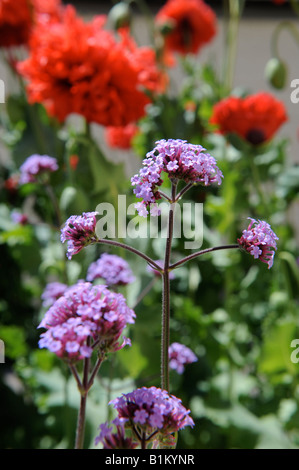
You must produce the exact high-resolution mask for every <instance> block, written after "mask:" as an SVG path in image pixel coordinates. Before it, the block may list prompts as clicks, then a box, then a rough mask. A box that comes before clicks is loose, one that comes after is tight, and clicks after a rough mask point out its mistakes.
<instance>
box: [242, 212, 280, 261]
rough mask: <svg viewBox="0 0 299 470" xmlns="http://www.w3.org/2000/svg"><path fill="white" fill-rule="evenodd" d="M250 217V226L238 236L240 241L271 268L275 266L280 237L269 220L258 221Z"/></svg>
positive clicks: (248, 250) (244, 247) (245, 248)
mask: <svg viewBox="0 0 299 470" xmlns="http://www.w3.org/2000/svg"><path fill="white" fill-rule="evenodd" d="M248 219H249V220H250V221H251V222H250V224H249V226H248V228H247V229H246V230H243V232H242V236H241V238H238V243H239V245H240V247H241V248H243V249H244V250H246V251H247V252H248V253H250V254H251V255H252V256H253V257H254V258H255V259H259V260H260V261H262V262H263V263H266V264H268V269H270V268H271V267H272V266H273V261H274V254H275V251H276V249H277V245H276V241H277V240H278V237H277V236H276V235H275V233H274V232H273V230H272V229H271V227H270V225H269V224H268V223H267V222H264V221H262V220H258V221H257V220H255V219H252V218H250V217H248Z"/></svg>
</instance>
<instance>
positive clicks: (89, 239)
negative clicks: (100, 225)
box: [60, 212, 98, 259]
mask: <svg viewBox="0 0 299 470" xmlns="http://www.w3.org/2000/svg"><path fill="white" fill-rule="evenodd" d="M97 214H98V213H97V212H83V214H82V215H72V216H71V217H69V218H68V219H67V221H66V222H65V224H64V226H63V227H62V229H61V236H60V239H61V241H62V243H64V242H65V241H67V253H66V255H67V257H68V259H71V258H72V256H73V255H76V254H77V253H79V251H81V250H82V248H84V247H85V246H86V245H89V244H90V243H95V242H96V241H97V239H98V238H97V236H96V234H95V229H96V224H97V219H96V215H97Z"/></svg>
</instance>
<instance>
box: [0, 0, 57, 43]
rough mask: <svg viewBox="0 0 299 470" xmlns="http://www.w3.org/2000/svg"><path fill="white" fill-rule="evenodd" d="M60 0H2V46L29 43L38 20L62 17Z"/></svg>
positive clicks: (0, 34) (0, 23)
mask: <svg viewBox="0 0 299 470" xmlns="http://www.w3.org/2000/svg"><path fill="white" fill-rule="evenodd" d="M61 11H62V6H61V4H60V0H47V1H45V0H18V1H17V2H16V1H15V0H1V1H0V47H10V46H21V45H27V44H28V41H29V38H30V34H31V32H32V28H33V26H34V24H35V23H36V22H37V21H42V22H45V21H47V22H49V21H52V20H57V19H58V18H59V17H60V14H61Z"/></svg>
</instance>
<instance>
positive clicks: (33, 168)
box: [19, 154, 58, 184]
mask: <svg viewBox="0 0 299 470" xmlns="http://www.w3.org/2000/svg"><path fill="white" fill-rule="evenodd" d="M56 170H58V164H57V160H56V158H53V157H49V156H48V155H37V154H34V155H31V156H30V157H28V158H27V159H26V160H25V161H24V163H23V164H22V165H21V166H20V172H21V175H20V179H19V184H25V183H34V182H35V181H36V177H37V176H38V175H40V174H41V173H45V172H50V173H51V172H53V171H56Z"/></svg>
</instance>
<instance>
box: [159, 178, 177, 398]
mask: <svg viewBox="0 0 299 470" xmlns="http://www.w3.org/2000/svg"><path fill="white" fill-rule="evenodd" d="M176 187H177V183H176V182H172V185H171V199H172V203H171V205H170V209H169V215H168V235H167V240H166V247H165V257H164V270H163V273H162V277H163V290H162V332H161V388H162V389H164V390H167V391H169V354H168V349H169V337H170V332H169V322H170V279H169V266H170V255H171V244H172V238H173V222H174V204H175V200H176Z"/></svg>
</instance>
